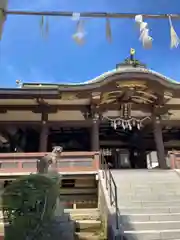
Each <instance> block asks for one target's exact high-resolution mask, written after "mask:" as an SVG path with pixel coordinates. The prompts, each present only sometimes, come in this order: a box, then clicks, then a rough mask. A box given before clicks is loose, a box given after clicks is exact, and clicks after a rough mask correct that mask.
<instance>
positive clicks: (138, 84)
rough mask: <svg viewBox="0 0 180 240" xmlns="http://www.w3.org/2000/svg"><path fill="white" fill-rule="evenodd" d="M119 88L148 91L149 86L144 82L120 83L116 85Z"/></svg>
mask: <svg viewBox="0 0 180 240" xmlns="http://www.w3.org/2000/svg"><path fill="white" fill-rule="evenodd" d="M116 85H117V87H118V88H132V89H139V90H145V89H147V88H148V87H147V84H146V82H144V81H131V80H129V81H128V80H126V81H119V82H117V83H116Z"/></svg>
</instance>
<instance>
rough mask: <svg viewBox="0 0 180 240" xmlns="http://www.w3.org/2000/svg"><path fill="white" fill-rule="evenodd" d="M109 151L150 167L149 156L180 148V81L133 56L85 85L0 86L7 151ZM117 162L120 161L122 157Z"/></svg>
mask: <svg viewBox="0 0 180 240" xmlns="http://www.w3.org/2000/svg"><path fill="white" fill-rule="evenodd" d="M55 145H61V146H63V149H64V152H66V151H67V152H76V151H77V152H81V151H82V152H90V151H93V152H96V151H100V150H102V151H104V152H105V153H106V155H107V160H108V161H111V163H112V164H114V165H115V166H116V167H121V166H123V164H122V158H123V154H124V153H125V152H126V153H128V161H129V166H130V167H132V168H135V167H136V168H144V167H146V156H147V154H148V153H149V152H151V151H156V152H157V157H158V161H159V166H160V167H161V168H166V161H165V156H166V154H167V152H168V151H171V150H172V149H177V150H178V149H180V84H179V83H178V82H176V81H174V80H172V79H170V78H167V77H165V76H163V75H162V74H160V73H157V72H155V71H152V70H149V69H147V68H146V66H145V65H144V64H141V63H140V62H139V61H137V60H135V59H134V56H133V55H131V56H130V57H129V58H127V59H126V60H125V61H124V62H123V63H121V64H118V65H117V66H116V68H115V69H114V70H112V71H109V72H106V73H104V74H102V75H101V76H98V77H97V78H95V79H93V80H91V81H87V82H84V83H81V84H43V83H42V84H34V83H23V84H22V86H20V88H16V89H0V152H1V153H12V152H47V151H51V150H52V147H53V146H55ZM115 162H116V163H115Z"/></svg>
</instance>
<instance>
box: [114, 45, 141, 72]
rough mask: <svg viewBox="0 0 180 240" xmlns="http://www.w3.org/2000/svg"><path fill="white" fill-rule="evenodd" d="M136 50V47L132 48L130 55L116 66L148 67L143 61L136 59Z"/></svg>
mask: <svg viewBox="0 0 180 240" xmlns="http://www.w3.org/2000/svg"><path fill="white" fill-rule="evenodd" d="M135 53H136V50H135V49H134V48H131V49H130V56H129V57H128V58H126V59H125V60H124V62H122V63H119V64H117V65H116V68H119V67H125V66H126V67H142V68H146V65H145V64H144V63H141V62H140V61H139V60H137V59H135Z"/></svg>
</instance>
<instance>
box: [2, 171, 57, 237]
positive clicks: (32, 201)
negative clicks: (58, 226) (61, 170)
mask: <svg viewBox="0 0 180 240" xmlns="http://www.w3.org/2000/svg"><path fill="white" fill-rule="evenodd" d="M58 196H59V181H58V178H57V176H55V177H54V178H52V177H48V176H45V175H41V174H32V175H29V176H25V177H22V178H20V179H18V180H16V181H14V182H13V183H12V184H10V185H8V186H7V187H6V188H5V190H4V193H3V196H2V204H3V214H4V217H5V219H6V222H7V223H8V226H7V229H5V240H12V239H13V240H14V238H16V239H18V240H30V239H31V240H33V239H36V240H38V239H43V237H44V235H45V234H47V231H46V230H47V228H46V226H47V225H48V222H50V221H51V220H52V218H53V216H54V210H55V207H56V200H57V197H58Z"/></svg>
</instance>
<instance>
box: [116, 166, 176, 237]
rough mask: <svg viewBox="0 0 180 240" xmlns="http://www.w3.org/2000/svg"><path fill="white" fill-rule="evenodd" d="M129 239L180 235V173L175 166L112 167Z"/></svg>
mask: <svg viewBox="0 0 180 240" xmlns="http://www.w3.org/2000/svg"><path fill="white" fill-rule="evenodd" d="M112 174H113V177H114V179H115V182H116V185H117V188H118V207H119V210H120V214H121V217H120V221H121V223H122V229H123V232H124V239H127V240H160V239H164V240H165V239H166V240H170V239H174V240H175V239H176V240H177V239H180V176H179V175H178V173H177V172H175V171H173V170H158V169H157V170H112Z"/></svg>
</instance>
